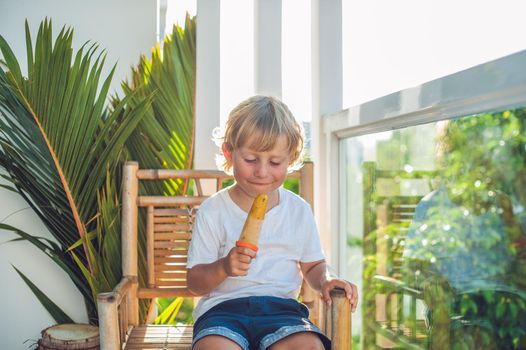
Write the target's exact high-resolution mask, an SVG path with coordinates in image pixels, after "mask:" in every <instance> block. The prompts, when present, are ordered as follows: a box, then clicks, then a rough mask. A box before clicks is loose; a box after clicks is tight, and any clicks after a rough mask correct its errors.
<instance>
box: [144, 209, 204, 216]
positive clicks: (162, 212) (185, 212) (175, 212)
mask: <svg viewBox="0 0 526 350" xmlns="http://www.w3.org/2000/svg"><path fill="white" fill-rule="evenodd" d="M195 212H196V209H195V208H190V209H188V208H184V209H181V208H162V209H161V208H156V209H155V211H154V212H153V214H154V215H155V216H156V217H159V216H174V217H179V216H182V217H186V216H194V214H195Z"/></svg>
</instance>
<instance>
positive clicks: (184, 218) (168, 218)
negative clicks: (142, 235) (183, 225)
mask: <svg viewBox="0 0 526 350" xmlns="http://www.w3.org/2000/svg"><path fill="white" fill-rule="evenodd" d="M192 219H193V215H159V216H155V217H154V218H153V222H154V223H156V224H176V223H178V222H188V223H189V222H191V220H192Z"/></svg>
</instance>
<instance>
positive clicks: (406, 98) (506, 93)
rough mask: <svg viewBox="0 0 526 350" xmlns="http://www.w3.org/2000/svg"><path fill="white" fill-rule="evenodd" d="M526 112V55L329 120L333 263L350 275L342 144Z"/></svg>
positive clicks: (326, 210) (328, 217)
mask: <svg viewBox="0 0 526 350" xmlns="http://www.w3.org/2000/svg"><path fill="white" fill-rule="evenodd" d="M521 106H526V50H525V51H521V52H518V53H515V54H512V55H509V56H505V57H503V58H500V59H497V60H494V61H490V62H487V63H484V64H480V65H478V66H475V67H473V68H470V69H467V70H464V71H461V72H458V73H454V74H451V75H448V76H445V77H443V78H439V79H436V80H433V81H430V82H428V83H425V84H422V85H420V86H416V87H413V88H409V89H405V90H401V91H399V92H396V93H393V94H390V95H387V96H384V97H381V98H378V99H376V100H372V101H369V102H366V103H364V104H361V105H358V106H354V107H351V108H349V109H345V110H342V111H340V112H337V113H333V114H329V115H325V116H323V118H322V131H321V132H320V134H321V135H320V138H321V141H322V144H323V145H324V148H325V155H324V156H323V157H321V160H322V164H321V169H322V170H321V171H322V172H323V174H322V175H323V178H324V179H325V180H326V181H325V182H324V184H323V188H322V189H321V191H320V193H323V194H324V195H325V198H323V201H324V204H325V205H324V206H323V207H322V208H321V209H322V212H321V213H319V217H320V218H322V221H323V222H322V226H323V228H324V232H326V233H330V242H331V246H330V251H331V263H332V266H333V267H334V268H336V269H337V271H336V272H337V273H338V274H339V275H341V276H345V275H347V273H346V272H347V269H348V267H347V266H346V261H347V259H346V258H347V257H346V237H345V234H344V232H345V229H344V226H343V223H344V222H345V220H344V219H345V218H343V217H342V213H345V212H346V208H343V207H342V206H343V205H345V204H344V202H345V201H342V200H340V199H341V198H340V197H341V195H342V193H343V192H342V190H343V187H342V183H343V182H342V181H341V179H340V174H342V169H340V156H341V154H340V141H342V140H344V139H346V138H349V137H354V136H360V135H366V134H371V133H376V132H382V131H387V130H393V129H399V128H403V127H408V126H414V125H418V124H425V123H430V122H436V121H439V120H445V119H451V118H454V117H460V116H468V115H472V114H478V113H482V112H489V111H499V110H505V109H511V108H517V107H521Z"/></svg>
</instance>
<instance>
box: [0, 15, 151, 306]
mask: <svg viewBox="0 0 526 350" xmlns="http://www.w3.org/2000/svg"><path fill="white" fill-rule="evenodd" d="M72 37H73V31H72V30H71V29H65V28H64V29H62V31H61V32H60V33H59V34H58V36H57V38H56V39H55V41H54V43H53V39H52V29H51V21H48V20H45V21H44V22H43V23H42V24H41V25H40V28H39V32H38V35H37V39H36V43H35V46H34V50H33V49H32V47H33V44H32V41H31V37H30V35H29V29H28V24H27V23H26V43H27V50H28V77H27V78H25V77H23V76H22V74H21V70H20V66H19V64H18V62H17V60H16V58H15V56H14V54H13V53H12V50H11V49H10V47H9V45H8V44H7V43H6V41H5V40H4V39H3V38H1V37H0V50H1V51H2V54H3V56H4V58H5V62H6V67H7V70H5V71H4V70H3V69H0V166H2V167H3V168H5V170H6V171H7V179H8V180H10V181H11V183H12V184H13V186H14V187H16V189H17V191H18V192H19V193H20V194H21V195H22V196H23V197H24V198H25V199H26V201H27V202H28V203H29V205H30V206H31V207H32V208H33V210H34V211H35V212H36V213H37V214H38V216H39V217H40V218H41V219H42V221H43V222H44V224H45V225H46V226H47V228H48V229H49V231H50V233H51V234H52V235H53V237H54V238H55V239H56V240H57V242H59V244H60V246H61V248H62V249H64V250H66V249H68V248H69V247H71V246H72V245H74V244H75V242H77V241H78V240H79V239H81V238H83V237H84V236H85V235H86V232H91V231H93V230H95V229H96V224H97V222H96V221H94V220H92V219H93V218H94V217H96V216H97V215H98V203H97V201H98V198H97V195H98V193H99V191H100V190H101V189H102V187H103V186H104V184H105V181H106V177H107V174H108V173H107V170H108V171H109V174H111V176H112V178H113V174H114V172H115V169H116V167H117V166H118V164H119V161H120V159H121V156H122V151H123V147H124V144H125V142H126V141H127V139H128V137H129V136H130V134H131V133H132V132H133V130H134V129H135V127H136V126H137V125H138V123H139V122H140V121H141V119H142V117H143V116H144V115H145V114H144V113H145V111H147V110H148V108H149V105H150V102H151V101H150V98H148V96H145V97H144V98H142V99H141V100H140V101H138V100H137V98H136V94H131V95H130V96H129V97H127V98H125V99H124V100H122V101H121V102H120V103H119V104H117V105H116V106H115V107H114V108H113V110H112V111H107V110H106V108H105V102H106V99H107V94H108V89H109V86H110V83H111V79H112V76H113V70H112V71H111V73H110V74H109V75H108V76H107V77H106V78H105V80H104V81H103V82H102V83H101V85H100V90H99V81H100V77H101V74H102V68H103V64H104V55H103V54H101V53H97V52H98V49H97V46H96V45H94V44H92V45H88V44H86V45H84V46H83V47H82V48H81V49H80V50H79V51H78V52H77V53H76V54H75V55H74V56H73V50H72V47H71V46H72ZM137 93H139V92H137ZM143 96H144V94H143ZM129 99H133V100H134V101H136V103H135V106H134V108H133V109H124V106H125V105H126V104H127V102H128V100H129ZM85 243H86V244H84V245H83V246H84V249H82V248H80V247H79V248H78V249H76V250H75V255H76V257H77V258H78V261H80V262H82V263H83V264H86V266H87V267H88V271H89V273H90V274H92V275H93V273H94V272H95V271H93V264H94V263H95V262H94V261H92V260H91V256H90V252H89V250H88V245H87V241H85ZM65 259H69V260H68V264H71V265H72V266H73V265H75V262H74V260H73V257H72V256H69V257H67V256H66V257H65ZM79 272H80V271H77V274H79ZM94 277H95V276H94ZM84 283H87V280H84ZM90 304H91V305H92V309H93V310H94V305H95V303H94V300H93V298H90ZM93 310H92V311H93Z"/></svg>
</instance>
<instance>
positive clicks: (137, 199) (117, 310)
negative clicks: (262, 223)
mask: <svg viewBox="0 0 526 350" xmlns="http://www.w3.org/2000/svg"><path fill="white" fill-rule="evenodd" d="M289 177H291V178H298V179H299V183H300V195H301V196H302V197H303V198H304V199H305V200H306V201H307V202H308V203H310V204H311V207H312V203H313V164H312V163H311V162H306V163H305V164H304V166H303V167H302V169H300V170H298V171H296V172H293V173H291V174H290V175H289ZM229 178H231V176H229V175H227V174H225V173H224V172H222V171H218V170H166V169H158V170H155V169H154V170H151V169H150V170H147V169H139V165H138V163H137V162H127V163H126V164H125V165H124V169H123V189H122V191H123V198H122V216H121V220H122V237H121V243H122V274H123V278H122V280H121V282H120V283H119V284H118V285H117V286H116V287H115V288H114V289H113V291H111V292H108V293H100V294H99V295H98V297H97V303H98V305H97V307H98V313H99V329H100V344H101V349H102V350H121V349H191V339H192V338H191V337H192V328H191V326H184V327H180V326H169V325H150V324H145V325H140V324H139V299H151V298H158V297H162V298H167V297H178V296H183V297H184V296H186V297H193V296H194V295H193V294H192V293H190V291H189V290H188V288H187V287H186V258H185V254H186V253H187V250H188V240H189V239H191V223H192V222H191V220H192V215H195V210H196V209H197V208H198V207H199V204H200V203H201V202H202V201H203V200H205V199H206V198H207V196H206V195H205V194H204V192H203V182H202V181H203V180H205V179H206V181H208V182H210V180H213V181H215V190H219V189H221V188H222V183H223V180H225V179H229ZM167 179H182V180H189V179H192V180H193V181H195V191H194V192H195V193H194V194H195V195H194V196H171V197H167V196H163V195H157V196H142V195H141V196H140V195H139V181H143V180H144V181H147V180H167ZM205 184H206V182H205ZM140 208H146V213H147V214H146V215H147V220H146V221H147V223H146V234H147V237H146V242H147V271H148V278H147V285H146V286H139V282H138V258H137V257H138V250H137V248H138V237H137V231H138V230H137V222H138V213H139V209H140ZM181 209H183V211H182V212H181ZM177 210H179V212H178V211H177ZM185 213H186V214H185ZM172 214H173V215H172ZM174 215H175V216H174ZM177 215H179V217H180V218H182V219H183V221H184V220H186V222H177V220H178V219H177V217H178V216H177ZM163 229H164V232H161V231H163ZM170 230H171V232H170ZM185 242H186V243H185ZM156 249H157V250H156ZM161 249H167V250H168V251H175V250H177V252H178V254H179V253H180V254H179V255H180V256H178V257H173V256H170V257H168V256H165V257H160V258H161V260H160V262H159V260H156V259H159V254H158V251H162V250H161ZM156 255H157V256H156ZM161 255H162V254H161ZM162 259H164V260H162ZM166 261H170V262H171V263H170V264H169V263H166ZM168 266H176V268H175V269H173V268H172V269H169V267H168ZM174 276H175V277H174ZM331 295H332V298H333V303H332V305H331V306H330V307H326V305H325V304H324V303H323V301H322V300H321V297H320V296H319V293H317V292H315V291H314V290H312V289H311V288H310V287H309V286H308V285H307V284H306V283H304V284H303V286H302V291H301V300H302V302H303V303H304V304H306V305H307V306H308V307H309V310H310V315H311V316H310V317H311V320H312V321H313V322H314V323H315V324H316V325H317V326H318V327H320V328H321V329H322V330H323V331H324V332H325V333H326V334H327V335H328V337H329V338H331V340H332V349H338V350H343V349H350V348H351V310H350V304H349V303H348V301H347V299H346V298H345V293H344V292H343V291H341V290H334V291H333V292H332V293H331ZM153 304H154V303H152V305H153ZM153 310H154V308H152V307H151V308H150V311H149V312H148V314H149V316H148V317H147V320H146V323H147V322H148V321H150V322H151V320H153V319H154V318H155V316H154V315H153V313H154V311H153Z"/></svg>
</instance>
